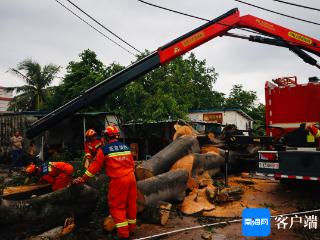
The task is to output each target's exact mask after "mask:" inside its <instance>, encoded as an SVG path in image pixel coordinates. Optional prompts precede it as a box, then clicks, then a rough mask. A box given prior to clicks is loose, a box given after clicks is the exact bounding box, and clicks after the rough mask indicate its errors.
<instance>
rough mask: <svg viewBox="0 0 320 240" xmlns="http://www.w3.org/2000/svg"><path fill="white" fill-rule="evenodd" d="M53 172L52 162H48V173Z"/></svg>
mask: <svg viewBox="0 0 320 240" xmlns="http://www.w3.org/2000/svg"><path fill="white" fill-rule="evenodd" d="M51 171H52V162H48V172H51Z"/></svg>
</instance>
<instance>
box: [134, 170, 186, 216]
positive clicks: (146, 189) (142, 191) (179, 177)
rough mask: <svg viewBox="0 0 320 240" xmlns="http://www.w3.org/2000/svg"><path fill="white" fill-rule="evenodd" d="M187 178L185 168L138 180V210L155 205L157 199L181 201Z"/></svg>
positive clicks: (157, 201)
mask: <svg viewBox="0 0 320 240" xmlns="http://www.w3.org/2000/svg"><path fill="white" fill-rule="evenodd" d="M188 178H189V174H188V172H187V171H186V170H175V171H170V172H166V173H163V174H160V175H158V176H155V177H152V178H148V179H145V180H141V181H138V182H137V188H138V199H137V205H138V212H140V211H142V210H144V209H145V208H146V207H148V206H155V205H157V204H158V203H159V201H165V202H169V201H177V200H178V201H182V200H183V198H184V196H185V190H186V187H187V181H188Z"/></svg>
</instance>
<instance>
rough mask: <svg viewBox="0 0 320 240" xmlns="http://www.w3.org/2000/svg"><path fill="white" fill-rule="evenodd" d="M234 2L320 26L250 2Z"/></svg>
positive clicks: (238, 0)
mask: <svg viewBox="0 0 320 240" xmlns="http://www.w3.org/2000/svg"><path fill="white" fill-rule="evenodd" d="M234 1H236V2H239V3H242V4H246V5H249V6H251V7H255V8H258V9H261V10H264V11H267V12H271V13H275V14H278V15H281V16H284V17H287V18H292V19H295V20H299V21H302V22H306V23H311V24H314V25H318V26H320V23H317V22H312V21H309V20H306V19H302V18H297V17H293V16H290V15H287V14H284V13H280V12H276V11H273V10H270V9H267V8H264V7H260V6H257V5H254V4H251V3H248V2H244V1H240V0H234Z"/></svg>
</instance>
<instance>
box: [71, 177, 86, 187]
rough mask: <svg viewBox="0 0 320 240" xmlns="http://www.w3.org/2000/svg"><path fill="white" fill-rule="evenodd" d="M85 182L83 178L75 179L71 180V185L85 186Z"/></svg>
mask: <svg viewBox="0 0 320 240" xmlns="http://www.w3.org/2000/svg"><path fill="white" fill-rule="evenodd" d="M85 183H86V181H85V180H84V178H83V177H77V178H76V179H73V181H72V184H75V185H80V184H85Z"/></svg>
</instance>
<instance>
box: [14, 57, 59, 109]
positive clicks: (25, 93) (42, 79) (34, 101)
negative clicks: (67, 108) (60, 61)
mask: <svg viewBox="0 0 320 240" xmlns="http://www.w3.org/2000/svg"><path fill="white" fill-rule="evenodd" d="M59 70H60V67H59V66H56V65H53V64H49V65H45V66H44V67H41V66H40V64H39V63H37V62H35V61H32V60H31V59H26V60H23V61H22V62H20V63H18V65H17V68H16V69H15V68H10V69H9V71H10V72H12V73H14V74H15V75H17V76H18V77H20V78H22V79H23V80H24V81H25V82H26V85H23V86H20V87H12V88H10V89H9V90H16V92H17V93H21V94H19V95H17V96H15V97H14V98H13V100H12V101H11V102H10V105H9V110H13V111H26V110H29V111H30V110H39V109H40V108H41V107H42V105H43V103H44V101H45V98H46V95H47V92H48V90H49V87H48V86H49V85H50V83H51V82H52V80H53V79H54V78H55V77H56V74H57V73H58V72H59Z"/></svg>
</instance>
